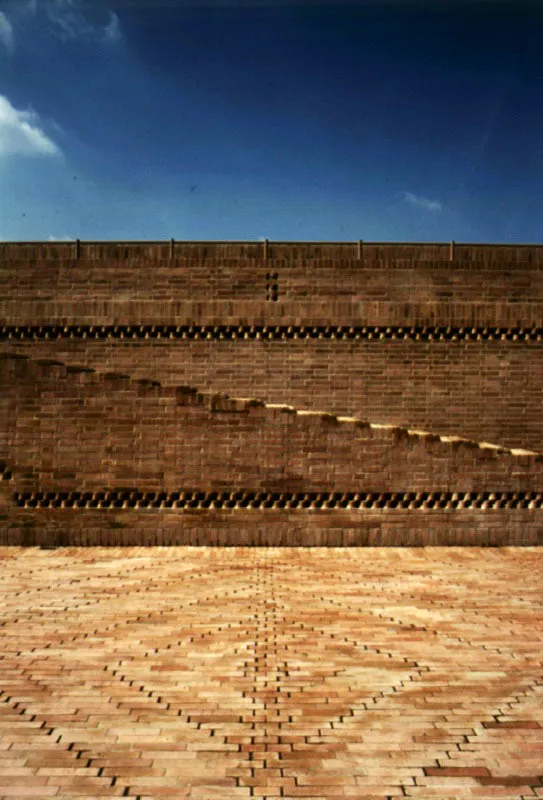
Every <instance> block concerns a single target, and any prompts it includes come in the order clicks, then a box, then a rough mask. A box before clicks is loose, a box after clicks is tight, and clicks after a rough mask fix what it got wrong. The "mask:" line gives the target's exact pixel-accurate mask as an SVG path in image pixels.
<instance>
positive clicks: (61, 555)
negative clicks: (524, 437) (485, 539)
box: [0, 547, 543, 800]
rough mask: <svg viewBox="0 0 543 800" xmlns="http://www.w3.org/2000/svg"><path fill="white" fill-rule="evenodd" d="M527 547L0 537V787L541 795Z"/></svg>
mask: <svg viewBox="0 0 543 800" xmlns="http://www.w3.org/2000/svg"><path fill="white" fill-rule="evenodd" d="M542 567H543V548H523V547H519V548H514V547H509V548H507V547H506V548H501V549H495V548H486V547H485V548H471V547H466V548H461V547H442V548H440V547H428V548H385V547H383V548H369V547H368V548H311V549H308V548H234V547H231V548H221V547H213V548H211V547H172V548H143V547H133V548H98V547H97V548H80V549H78V548H64V549H58V550H55V551H47V550H39V549H37V548H28V549H24V548H9V547H4V548H0V797H2V798H12V797H13V798H15V797H17V798H19V797H25V796H29V797H38V798H48V797H55V798H78V800H84V798H87V800H90V798H95V797H100V798H103V797H132V798H140V800H146V799H147V798H148V799H149V800H150V799H151V798H163V797H169V798H177V797H179V798H185V797H189V798H200V799H201V800H205V799H206V798H210V799H211V798H215V799H216V798H221V800H222V799H223V798H224V800H229V798H250V797H254V798H266V797H270V798H271V797H284V798H306V800H309V799H310V798H314V799H315V800H316V799H317V798H318V800H325V799H326V800H327V799H328V798H336V797H350V798H360V799H361V800H362V798H364V799H365V800H366V799H368V800H369V799H370V798H379V799H380V800H384V799H385V798H402V797H413V798H418V799H419V800H422V799H423V798H432V799H433V800H434V799H435V798H439V799H440V800H446V799H447V798H472V797H473V798H497V797H500V798H532V797H543V603H542V600H543V570H542Z"/></svg>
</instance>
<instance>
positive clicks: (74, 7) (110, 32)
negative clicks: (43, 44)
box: [36, 0, 121, 42]
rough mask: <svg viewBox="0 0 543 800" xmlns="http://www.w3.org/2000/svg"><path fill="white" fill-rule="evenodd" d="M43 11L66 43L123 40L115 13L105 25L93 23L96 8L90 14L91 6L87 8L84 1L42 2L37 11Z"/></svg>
mask: <svg viewBox="0 0 543 800" xmlns="http://www.w3.org/2000/svg"><path fill="white" fill-rule="evenodd" d="M85 8H86V9H87V13H85ZM41 9H43V11H44V12H45V16H46V17H47V19H48V20H49V22H50V23H51V24H52V32H53V33H54V34H55V35H57V36H58V37H59V38H60V39H62V41H64V42H66V41H69V40H74V39H88V40H90V41H99V42H117V41H119V39H120V38H121V26H120V23H119V18H118V16H117V15H116V14H115V13H114V12H113V11H110V12H109V16H108V21H107V23H105V24H104V23H102V22H98V21H91V18H92V17H94V18H95V19H96V8H94V10H93V9H92V8H91V9H90V13H89V6H87V7H85V5H84V3H83V2H82V0H41V2H38V3H37V5H36V10H41ZM100 16H101V14H100V10H98V17H100Z"/></svg>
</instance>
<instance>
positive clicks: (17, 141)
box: [0, 95, 61, 158]
mask: <svg viewBox="0 0 543 800" xmlns="http://www.w3.org/2000/svg"><path fill="white" fill-rule="evenodd" d="M14 155H22V156H58V155H61V152H60V150H59V148H58V147H57V146H56V144H55V143H54V142H53V141H52V140H51V139H49V137H48V136H46V134H45V133H44V132H43V131H42V130H41V129H40V127H39V117H38V115H37V114H36V112H35V111H17V109H16V108H14V107H13V106H12V105H11V103H10V101H9V100H8V99H7V97H4V96H3V95H0V158H1V157H2V156H14Z"/></svg>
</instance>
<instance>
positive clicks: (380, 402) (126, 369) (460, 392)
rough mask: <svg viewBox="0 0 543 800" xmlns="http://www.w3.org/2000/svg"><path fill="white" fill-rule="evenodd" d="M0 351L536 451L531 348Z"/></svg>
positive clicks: (542, 426)
mask: <svg viewBox="0 0 543 800" xmlns="http://www.w3.org/2000/svg"><path fill="white" fill-rule="evenodd" d="M8 345H9V350H10V351H16V352H20V353H24V354H26V355H28V356H31V357H32V358H53V359H59V360H61V361H63V362H66V363H68V364H76V365H83V366H87V367H93V368H94V369H96V370H99V371H112V372H121V373H125V374H128V375H131V376H134V377H137V378H151V379H153V380H159V381H161V382H162V383H164V384H165V385H178V384H188V385H193V386H196V387H198V388H199V389H201V390H204V391H220V392H227V393H228V394H230V395H232V396H237V397H257V398H260V399H263V400H265V401H266V402H270V403H289V404H291V405H293V406H295V407H296V408H300V409H309V408H314V409H318V410H322V411H327V412H330V413H334V414H340V415H345V416H348V415H352V416H357V417H360V418H361V419H364V420H369V421H370V422H380V423H394V424H397V425H401V426H405V427H415V428H419V429H422V430H429V431H433V432H435V433H443V434H458V435H460V436H465V437H467V438H471V439H476V440H480V441H487V442H490V443H493V444H501V445H504V446H507V447H526V448H531V449H535V450H543V415H542V414H541V391H542V377H543V348H542V346H541V343H539V342H513V341H509V342H501V341H492V342H489V341H486V342H485V341H483V342H477V341H459V342H452V341H415V340H406V341H401V340H396V341H392V340H386V341H380V340H371V341H368V340H366V341H341V340H340V341H335V340H330V339H305V340H302V339H297V340H290V341H284V340H283V341H281V340H278V341H264V340H260V341H254V340H253V341H251V340H248V341H244V340H235V341H227V340H222V341H205V340H192V341H191V340H188V339H179V340H167V339H162V340H160V339H155V340H153V339H147V340H145V339H142V340H119V339H109V340H106V341H84V340H83V341H81V340H70V339H59V340H56V341H50V342H46V341H37V342H32V341H24V342H16V341H15V340H12V341H10V342H9V343H6V347H8ZM482 402H484V404H485V406H484V414H481V403H482Z"/></svg>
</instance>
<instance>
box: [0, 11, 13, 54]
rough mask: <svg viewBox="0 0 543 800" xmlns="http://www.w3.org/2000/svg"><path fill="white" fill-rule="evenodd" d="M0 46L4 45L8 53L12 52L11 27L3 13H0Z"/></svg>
mask: <svg viewBox="0 0 543 800" xmlns="http://www.w3.org/2000/svg"><path fill="white" fill-rule="evenodd" d="M0 44H3V45H4V47H5V48H6V50H7V51H8V53H12V52H13V44H14V43H13V27H12V25H11V22H10V21H9V19H8V18H7V16H6V15H5V14H4V12H3V11H0Z"/></svg>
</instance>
